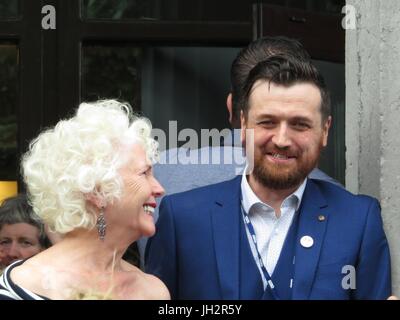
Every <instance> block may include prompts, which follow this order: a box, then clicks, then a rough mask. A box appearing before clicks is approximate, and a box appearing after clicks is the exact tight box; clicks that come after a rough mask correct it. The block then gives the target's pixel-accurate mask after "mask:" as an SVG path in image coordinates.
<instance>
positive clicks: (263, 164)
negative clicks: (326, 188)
mask: <svg viewBox="0 0 400 320" xmlns="http://www.w3.org/2000/svg"><path fill="white" fill-rule="evenodd" d="M320 105H321V94H320V91H319V89H318V88H317V87H316V86H315V85H313V84H310V83H298V84H294V85H292V86H290V87H284V86H280V85H276V84H274V83H271V84H269V83H268V82H266V81H261V80H259V81H257V82H256V83H255V84H254V86H253V88H252V92H251V95H250V98H249V111H248V117H247V120H246V119H245V117H244V116H243V114H242V117H241V123H242V141H243V142H245V141H246V131H245V129H253V130H254V169H253V172H252V173H251V175H252V177H253V178H254V179H255V180H256V181H257V182H258V183H260V184H262V185H263V186H265V187H268V188H271V189H278V190H284V189H290V188H294V187H297V186H298V185H299V184H300V183H301V182H302V181H303V180H304V179H305V178H306V176H307V175H308V174H309V173H310V172H311V171H312V170H313V169H314V168H315V167H316V166H317V164H318V160H319V156H320V152H321V149H322V148H323V147H325V146H326V145H327V140H328V131H329V127H330V123H331V119H330V117H329V118H328V120H327V121H325V123H324V124H322V118H321V111H320ZM248 151H249V150H248Z"/></svg>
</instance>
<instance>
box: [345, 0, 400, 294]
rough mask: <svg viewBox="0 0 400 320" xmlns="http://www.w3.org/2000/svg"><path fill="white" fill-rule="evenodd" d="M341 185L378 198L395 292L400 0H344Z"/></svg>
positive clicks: (399, 219) (398, 271) (399, 226)
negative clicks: (349, 16) (349, 19)
mask: <svg viewBox="0 0 400 320" xmlns="http://www.w3.org/2000/svg"><path fill="white" fill-rule="evenodd" d="M347 4H348V5H352V6H354V8H355V14H356V15H355V17H356V26H355V29H348V30H346V187H347V189H348V190H350V191H352V192H355V193H363V194H368V195H371V196H374V197H376V198H378V199H379V200H380V201H381V205H382V216H383V220H384V225H385V230H386V234H387V236H388V239H389V244H390V249H391V255H392V278H393V292H394V293H395V294H396V295H397V296H400V64H399V61H400V1H398V0H347Z"/></svg>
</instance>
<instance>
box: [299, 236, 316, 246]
mask: <svg viewBox="0 0 400 320" xmlns="http://www.w3.org/2000/svg"><path fill="white" fill-rule="evenodd" d="M300 244H301V245H302V246H303V247H304V248H311V247H312V246H313V245H314V239H313V238H311V237H310V236H303V237H301V239H300Z"/></svg>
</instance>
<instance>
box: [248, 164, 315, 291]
mask: <svg viewBox="0 0 400 320" xmlns="http://www.w3.org/2000/svg"><path fill="white" fill-rule="evenodd" d="M245 171H246V170H245ZM306 183H307V179H305V180H304V182H303V183H302V184H301V185H300V187H299V188H298V189H297V190H296V191H295V192H293V193H292V194H291V195H289V196H288V197H287V198H286V199H285V200H284V201H283V202H282V205H281V215H280V217H279V218H278V217H277V216H276V213H275V210H274V209H273V208H272V207H271V206H269V205H268V204H266V203H263V202H262V201H261V200H260V199H259V198H258V197H257V195H256V194H255V193H254V192H253V190H252V189H251V187H250V185H249V183H248V181H247V177H246V175H245V173H243V175H242V182H241V189H242V206H243V209H244V210H245V211H246V212H247V213H248V215H249V218H250V221H251V223H252V225H253V228H254V232H255V234H256V240H257V247H258V250H259V252H260V255H261V257H262V260H263V263H264V266H265V268H266V269H267V271H268V274H269V275H270V276H272V274H273V272H274V269H275V266H276V264H277V262H278V259H279V255H280V253H281V251H282V247H283V244H284V242H285V238H286V235H287V233H288V231H289V228H290V225H291V223H292V220H293V217H294V214H295V213H296V211H297V210H298V209H299V207H300V204H301V199H302V197H303V193H304V189H305V187H306ZM246 233H247V237H248V240H249V243H250V248H251V251H252V253H253V256H254V259H255V261H256V262H257V266H258V269H259V271H260V273H261V276H262V279H263V283H264V289H265V288H266V286H267V282H266V279H265V277H264V274H263V272H262V270H261V266H260V263H259V262H258V257H257V251H256V248H255V245H254V243H253V240H252V239H251V235H250V232H249V230H248V229H247V227H246Z"/></svg>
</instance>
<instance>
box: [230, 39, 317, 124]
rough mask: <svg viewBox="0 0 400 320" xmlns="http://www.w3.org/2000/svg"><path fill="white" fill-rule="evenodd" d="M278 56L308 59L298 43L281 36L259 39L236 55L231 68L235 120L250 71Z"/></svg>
mask: <svg viewBox="0 0 400 320" xmlns="http://www.w3.org/2000/svg"><path fill="white" fill-rule="evenodd" d="M279 54H283V55H288V56H293V57H296V58H298V59H304V60H309V59H310V55H309V54H308V52H307V51H306V50H305V49H304V47H303V45H302V44H301V43H300V42H299V41H297V40H295V39H290V38H287V37H281V36H278V37H264V38H260V39H258V40H255V41H253V42H251V43H250V44H249V45H248V46H247V47H245V48H243V49H242V50H241V51H240V52H239V53H238V55H237V57H236V58H235V60H234V61H233V63H232V66H231V86H232V88H231V93H232V109H233V115H234V116H235V117H236V118H240V110H241V109H242V107H241V106H240V101H241V99H240V96H241V91H242V89H243V87H244V84H245V81H246V79H247V77H248V75H249V73H250V71H251V70H252V69H253V68H254V67H255V66H256V65H257V64H258V63H260V62H261V61H264V60H265V59H267V58H269V57H270V56H273V55H279Z"/></svg>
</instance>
